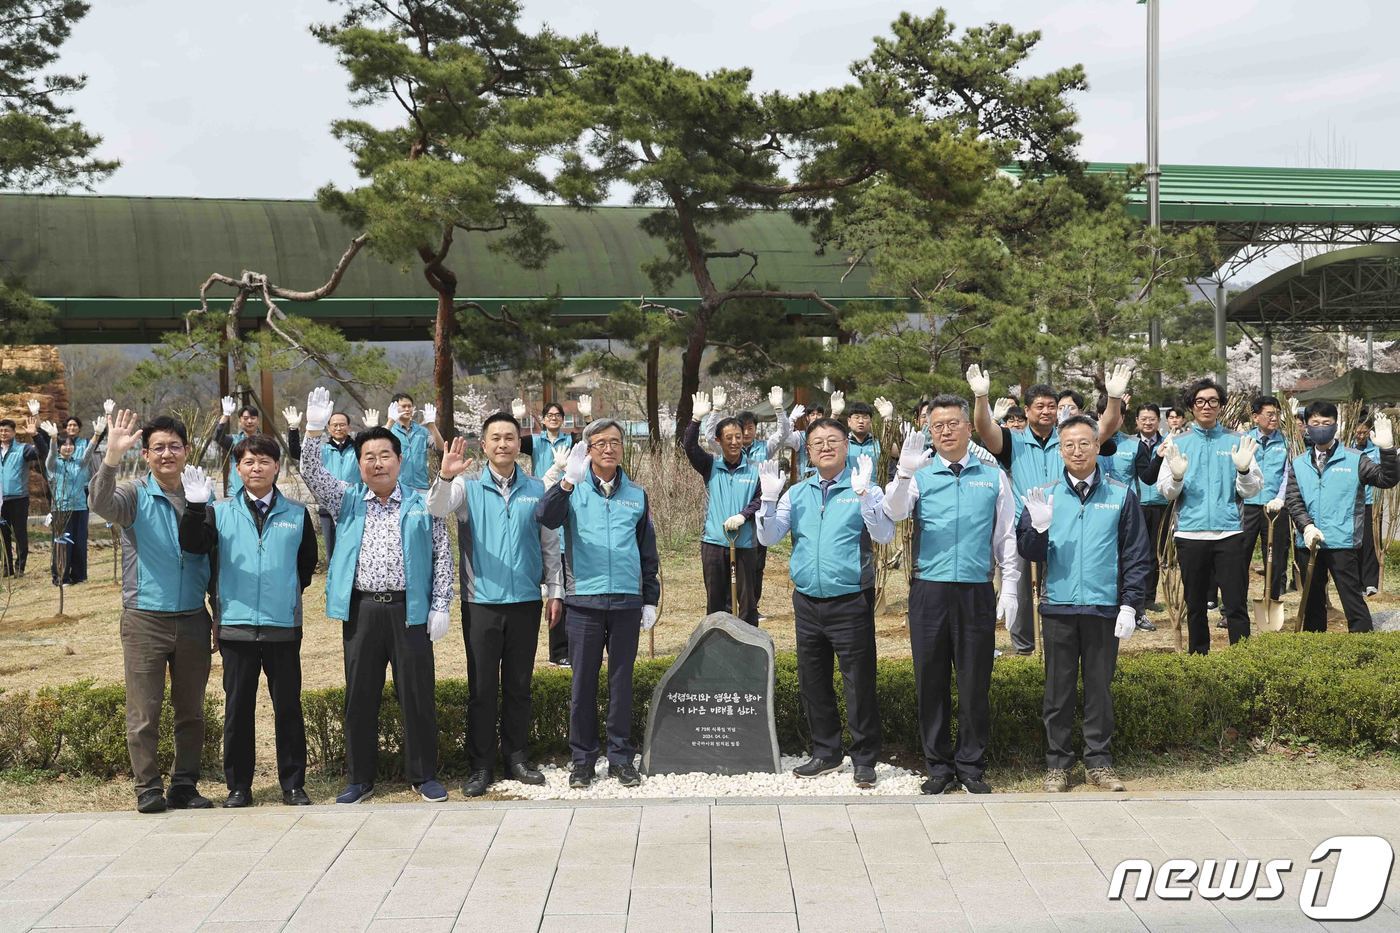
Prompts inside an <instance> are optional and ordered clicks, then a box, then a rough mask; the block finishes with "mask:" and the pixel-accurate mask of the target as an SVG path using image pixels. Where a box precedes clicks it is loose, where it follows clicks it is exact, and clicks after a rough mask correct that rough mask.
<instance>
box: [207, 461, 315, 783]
mask: <svg viewBox="0 0 1400 933" xmlns="http://www.w3.org/2000/svg"><path fill="white" fill-rule="evenodd" d="M230 456H231V459H232V460H233V464H234V469H235V470H237V471H238V475H239V477H240V478H241V479H242V480H243V488H242V490H240V492H239V494H238V495H237V496H235V497H234V498H232V499H224V500H223V501H221V502H217V503H213V504H209V500H210V499H211V498H212V497H213V494H214V484H213V482H212V481H211V480H210V479H209V478H208V477H207V476H205V474H204V470H202V469H201V468H199V467H192V466H190V467H185V471H184V474H183V477H182V480H183V483H184V487H185V501H186V503H187V505H186V507H185V514H184V515H183V516H182V517H181V519H180V547H181V549H183V550H184V551H185V553H187V554H208V555H211V558H212V560H213V562H214V566H215V567H216V568H217V572H216V573H215V575H214V580H215V596H216V597H217V601H216V603H215V605H216V607H217V609H218V612H217V614H216V621H215V631H216V632H217V633H218V642H219V655H220V657H221V658H222V659H223V667H224V783H225V784H226V785H227V786H228V797H227V798H225V800H224V806H225V807H229V808H237V807H247V806H251V805H252V803H253V766H254V764H255V759H256V752H255V743H256V739H257V736H256V731H255V728H254V722H255V718H256V717H255V713H256V711H257V705H258V674H259V672H261V671H266V672H267V692H268V694H269V695H270V696H271V697H272V719H273V727H274V729H275V732H276V736H277V745H276V748H277V782H278V784H280V785H281V788H282V802H283V803H284V804H286V805H287V806H306V805H307V804H310V803H311V798H310V797H308V796H307V795H306V789H305V784H306V720H305V718H304V717H303V716H302V711H301V594H302V591H303V590H305V589H306V588H307V587H308V586H310V585H311V576H312V574H314V573H315V572H316V561H317V559H318V558H319V555H318V553H317V550H316V523H315V521H314V520H312V518H311V510H310V509H308V508H307V507H306V506H305V505H303V504H302V503H300V502H297V501H295V500H292V499H288V498H286V497H285V496H283V495H282V491H281V490H280V489H278V488H277V471H278V468H279V466H280V464H281V459H282V448H281V446H280V445H279V444H278V443H277V441H276V439H274V438H271V437H269V436H267V435H266V434H253V435H250V436H248V437H245V438H243V440H241V441H239V442H238V443H237V444H234V445H233V451H232V453H231V454H230ZM292 568H296V572H295V573H290V572H289V571H290V570H291V569H292Z"/></svg>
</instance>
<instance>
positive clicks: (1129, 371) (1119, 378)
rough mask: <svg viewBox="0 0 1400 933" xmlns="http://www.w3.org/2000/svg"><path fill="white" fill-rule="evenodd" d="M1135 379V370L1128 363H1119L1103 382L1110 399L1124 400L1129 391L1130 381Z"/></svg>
mask: <svg viewBox="0 0 1400 933" xmlns="http://www.w3.org/2000/svg"><path fill="white" fill-rule="evenodd" d="M1132 378H1133V368H1132V367H1131V366H1129V365H1128V364H1127V363H1119V364H1118V365H1117V366H1115V367H1113V372H1111V373H1109V374H1108V378H1107V379H1105V380H1104V381H1103V385H1104V389H1105V390H1107V392H1108V397H1109V398H1122V397H1123V396H1124V395H1125V394H1126V393H1127V391H1128V380H1129V379H1132Z"/></svg>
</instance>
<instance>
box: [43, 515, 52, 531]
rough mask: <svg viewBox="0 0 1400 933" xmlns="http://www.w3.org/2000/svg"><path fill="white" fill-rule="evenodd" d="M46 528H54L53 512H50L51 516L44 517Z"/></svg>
mask: <svg viewBox="0 0 1400 933" xmlns="http://www.w3.org/2000/svg"><path fill="white" fill-rule="evenodd" d="M44 527H45V528H52V527H53V513H52V512H50V513H49V514H47V515H45V516H44Z"/></svg>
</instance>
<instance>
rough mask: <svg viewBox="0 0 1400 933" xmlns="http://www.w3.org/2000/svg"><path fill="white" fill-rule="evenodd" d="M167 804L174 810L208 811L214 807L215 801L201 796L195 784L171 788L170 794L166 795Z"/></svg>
mask: <svg viewBox="0 0 1400 933" xmlns="http://www.w3.org/2000/svg"><path fill="white" fill-rule="evenodd" d="M165 802H166V803H167V804H169V805H170V809H172V810H208V809H209V808H210V807H212V806H213V805H214V803H213V801H211V800H210V799H209V798H208V797H205V796H204V795H202V794H200V792H199V788H197V787H195V786H194V785H193V784H181V785H180V786H179V787H172V788H170V793H168V794H166V795H165Z"/></svg>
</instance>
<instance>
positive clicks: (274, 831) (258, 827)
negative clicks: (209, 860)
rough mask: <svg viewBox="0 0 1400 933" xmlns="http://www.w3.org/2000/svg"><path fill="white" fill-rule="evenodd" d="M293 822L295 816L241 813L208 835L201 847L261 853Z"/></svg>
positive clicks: (243, 852)
mask: <svg viewBox="0 0 1400 933" xmlns="http://www.w3.org/2000/svg"><path fill="white" fill-rule="evenodd" d="M295 822H296V819H295V818H294V817H281V816H267V815H263V814H257V815H253V816H248V817H240V818H238V819H234V820H231V821H229V823H228V825H226V826H225V827H224V828H223V829H221V830H219V831H218V832H217V833H215V834H214V835H213V836H211V837H210V839H209V841H208V842H206V843H205V844H204V848H203V849H201V850H200V851H201V852H224V853H227V854H229V855H258V856H261V855H264V854H266V853H267V851H268V850H269V849H271V848H272V847H273V846H274V845H276V844H277V840H278V839H281V838H282V837H283V836H284V835H286V833H287V830H289V829H291V828H292V825H293V824H294V823H295Z"/></svg>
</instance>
